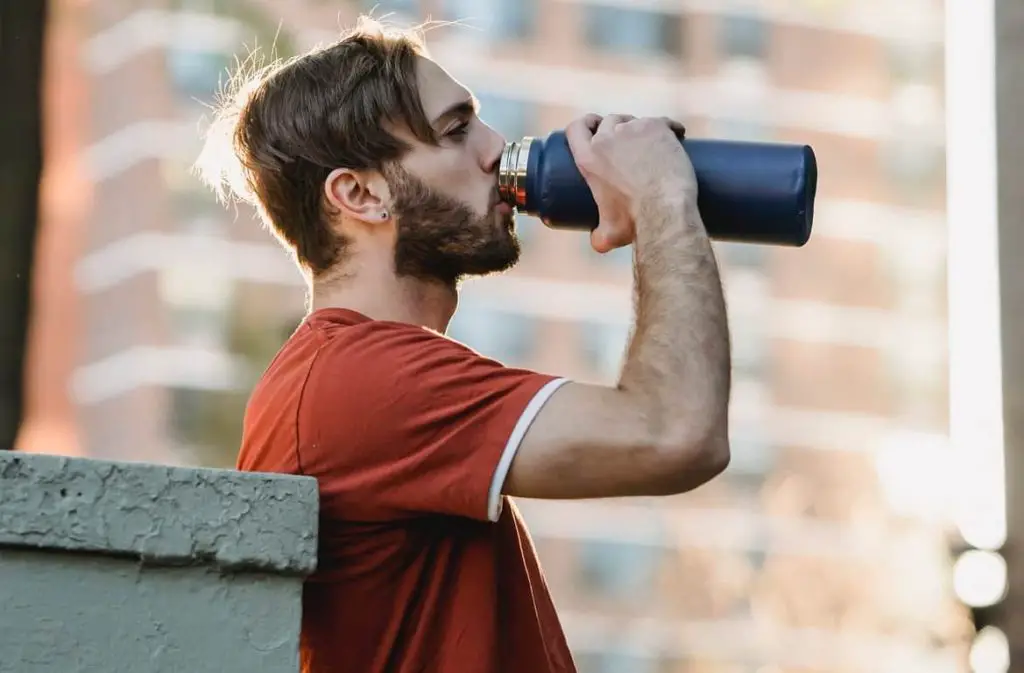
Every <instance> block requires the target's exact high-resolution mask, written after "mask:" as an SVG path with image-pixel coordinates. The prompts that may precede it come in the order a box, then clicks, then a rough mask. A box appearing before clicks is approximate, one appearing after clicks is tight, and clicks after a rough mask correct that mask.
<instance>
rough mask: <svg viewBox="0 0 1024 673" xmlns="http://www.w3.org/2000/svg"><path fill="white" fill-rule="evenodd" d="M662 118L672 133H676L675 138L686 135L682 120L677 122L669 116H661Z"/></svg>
mask: <svg viewBox="0 0 1024 673" xmlns="http://www.w3.org/2000/svg"><path fill="white" fill-rule="evenodd" d="M662 119H663V120H664V121H665V123H666V124H668V127H669V128H670V129H671V130H672V133H675V134H676V137H677V138H685V137H686V127H685V126H683V124H682V122H678V121H676V120H675V119H672V118H670V117H662Z"/></svg>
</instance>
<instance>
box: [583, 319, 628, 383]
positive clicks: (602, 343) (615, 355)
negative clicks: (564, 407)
mask: <svg viewBox="0 0 1024 673" xmlns="http://www.w3.org/2000/svg"><path fill="white" fill-rule="evenodd" d="M578 329H579V331H580V341H581V342H582V345H583V357H584V359H585V360H586V363H587V366H589V367H590V369H591V371H593V372H594V374H596V375H597V376H599V377H600V378H601V379H603V380H607V381H613V380H615V379H617V378H618V375H619V369H620V368H621V367H622V359H623V357H624V356H625V353H626V344H627V343H628V342H629V325H628V324H626V323H622V324H609V323H598V322H583V323H580V324H579V326H578Z"/></svg>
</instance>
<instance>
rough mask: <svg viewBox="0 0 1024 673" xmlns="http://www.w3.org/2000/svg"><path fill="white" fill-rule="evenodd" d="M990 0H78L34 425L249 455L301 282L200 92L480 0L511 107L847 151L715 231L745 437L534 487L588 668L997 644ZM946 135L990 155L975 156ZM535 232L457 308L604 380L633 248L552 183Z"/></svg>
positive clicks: (475, 82) (484, 63)
mask: <svg viewBox="0 0 1024 673" xmlns="http://www.w3.org/2000/svg"><path fill="white" fill-rule="evenodd" d="M34 4H35V3H25V5H22V6H23V7H25V6H28V5H34ZM991 5H992V2H991V1H990V2H988V3H986V2H980V1H979V2H977V3H973V2H970V3H967V2H961V3H957V2H949V3H945V4H944V3H943V2H942V1H941V0H898V1H894V0H888V1H883V0H746V1H744V0H642V1H641V0H404V1H397V0H396V1H392V2H359V1H356V0H347V1H346V0H332V1H323V0H290V1H289V2H281V1H279V0H164V1H162V2H161V1H157V0H147V1H145V2H143V1H129V0H53V1H52V2H51V3H49V5H48V11H47V14H46V16H45V28H46V31H45V39H44V42H43V45H44V54H45V61H44V65H45V67H44V70H43V73H42V75H41V78H40V79H39V81H40V82H41V83H42V100H43V111H44V113H43V130H42V137H43V139H44V140H43V149H44V154H43V156H44V157H45V162H44V164H43V170H42V179H41V181H40V183H39V190H40V198H39V201H38V203H39V217H38V225H39V226H38V232H37V236H36V237H35V238H34V243H33V246H34V253H33V257H32V258H33V259H34V262H35V266H34V269H33V273H32V275H31V279H32V281H31V293H32V295H31V296H32V305H31V313H30V314H29V315H30V316H31V321H30V322H29V333H28V334H29V337H28V340H27V351H26V357H27V365H26V369H25V375H24V381H25V386H24V422H23V423H21V425H20V430H19V431H18V435H17V440H16V441H15V444H14V446H15V448H16V450H21V451H29V452H43V453H57V454H63V455H78V456H89V457H96V458H105V459H116V460H131V461H146V462H159V463H173V464H187V465H207V466H222V467H224V466H227V467H230V466H232V465H233V462H234V457H235V452H236V450H237V447H238V444H239V436H240V427H241V418H242V414H243V411H244V406H245V402H246V399H247V396H248V393H249V390H250V389H251V386H252V385H253V383H254V382H255V381H256V379H257V378H258V377H259V375H260V374H261V372H262V370H263V368H264V366H265V365H266V364H267V363H268V362H269V360H270V358H271V357H272V356H273V354H274V353H275V351H276V350H277V348H278V347H279V346H280V345H281V343H282V342H283V341H284V339H285V338H287V336H288V335H289V334H290V333H291V331H292V330H293V329H294V327H295V326H296V324H297V323H298V321H299V320H301V318H302V317H303V314H304V311H305V298H304V287H303V284H302V278H301V277H300V275H299V273H298V272H297V270H296V269H294V268H293V266H292V263H291V261H290V259H289V258H288V257H287V255H285V254H284V253H283V252H282V251H281V250H280V249H279V248H278V246H277V244H276V242H275V241H274V240H273V239H272V237H271V236H270V234H269V233H268V232H266V231H265V230H264V229H263V228H262V227H261V226H260V225H259V224H258V222H257V221H256V219H255V218H254V216H253V213H252V212H250V211H249V210H248V209H247V208H243V207H239V208H238V209H225V208H224V207H222V206H220V205H218V204H217V203H216V201H215V200H214V198H213V196H212V195H211V194H210V193H209V192H208V191H206V190H205V189H204V188H203V187H202V186H201V185H200V184H199V182H198V181H197V179H196V178H195V177H194V176H193V175H192V174H191V173H190V165H191V163H192V162H193V161H194V159H195V158H196V156H197V153H198V150H199V143H200V132H201V130H202V129H203V127H204V123H205V122H206V120H208V118H209V117H210V113H209V110H208V108H207V107H206V105H207V104H209V103H210V102H211V101H212V100H213V97H214V95H215V93H216V91H217V90H218V88H219V85H220V84H221V83H223V82H224V80H225V77H226V73H227V69H229V68H231V67H232V65H233V64H234V62H235V58H236V57H244V56H245V55H246V54H247V53H248V51H249V50H251V49H252V48H254V47H257V48H263V49H270V48H271V47H273V49H274V51H275V52H276V54H277V55H280V56H288V55H291V54H294V53H296V52H298V51H301V50H304V49H307V48H309V47H311V46H313V45H314V44H316V43H319V42H322V41H326V40H331V39H332V38H333V37H335V36H336V35H337V34H338V31H339V30H340V29H341V28H343V27H344V26H346V25H349V24H350V23H351V22H352V21H353V20H354V19H355V17H356V16H357V15H358V14H359V13H362V12H366V11H371V10H372V11H374V13H375V14H376V15H378V16H380V15H386V14H391V17H390V19H391V20H392V21H395V22H399V23H410V24H411V23H419V22H420V21H422V20H424V19H427V18H432V19H439V20H458V21H460V22H461V25H459V26H452V27H442V28H437V29H435V30H432V31H431V32H430V33H429V34H428V42H429V46H430V49H431V52H432V54H433V56H434V57H435V58H436V59H437V60H438V61H440V63H441V64H442V65H444V66H445V67H447V68H448V69H449V70H450V71H451V72H452V74H453V75H454V76H455V77H456V78H458V79H460V80H461V81H463V82H464V83H465V84H466V85H467V86H469V87H470V88H471V89H473V90H474V91H475V93H476V94H477V96H478V98H479V99H480V101H481V103H482V111H481V116H482V117H483V118H484V119H485V120H486V121H488V122H489V123H491V124H492V125H493V126H494V127H495V128H497V129H498V130H499V131H501V132H502V133H504V134H505V135H506V136H507V137H508V138H510V139H518V138H519V137H521V136H523V135H544V134H546V133H547V132H548V131H550V130H553V129H555V128H559V127H563V126H564V125H565V124H566V123H567V122H568V121H569V120H570V119H571V118H572V117H574V116H576V115H579V114H582V113H584V112H591V111H595V112H599V113H608V112H628V113H633V114H637V115H648V114H651V115H669V116H673V117H676V118H679V119H681V120H683V121H684V122H685V123H686V125H687V127H688V133H689V135H691V136H703V137H719V138H733V139H753V140H765V141H770V140H777V141H788V142H798V143H808V144H810V145H812V146H813V147H814V149H815V151H816V153H817V156H818V162H819V166H820V170H821V176H820V184H819V197H818V204H817V215H816V220H815V231H814V233H813V236H812V240H811V242H810V243H809V244H808V245H807V246H806V247H805V248H802V249H781V248H769V247H759V246H752V245H743V244H717V245H716V249H717V253H718V255H719V259H720V262H721V265H722V267H723V275H724V279H725V283H726V290H727V297H728V302H729V307H730V319H731V325H732V334H733V344H734V357H735V365H734V366H735V373H734V400H733V405H732V419H733V423H734V427H733V430H732V437H733V441H732V445H733V455H734V458H733V461H732V465H731V466H730V467H729V469H728V470H727V472H726V473H725V474H724V475H723V476H722V477H720V478H718V479H717V480H715V481H714V482H713V483H712V484H709V485H707V486H705V487H703V488H701V489H699V490H698V491H696V492H694V493H691V494H688V495H685V496H681V497H676V498H670V499H657V500H645V499H637V500H628V501H616V500H608V501H599V502H557V503H555V502H550V503H549V502H533V501H524V502H522V503H521V508H522V510H523V512H524V514H525V516H526V517H527V519H528V522H529V524H530V526H531V530H532V533H533V536H534V539H535V542H536V544H537V547H538V550H539V553H540V555H541V557H542V561H543V564H544V567H545V569H546V573H547V577H548V580H549V583H550V585H551V587H552V590H553V592H554V595H555V599H556V602H557V605H558V608H559V610H560V613H561V615H562V618H563V621H564V625H565V628H566V630H567V633H568V637H569V641H570V645H571V646H572V648H573V650H574V652H575V656H576V658H577V662H578V665H579V669H580V671H581V673H620V672H621V673H655V672H657V673H669V672H672V673H676V672H678V673H684V672H685V673H783V672H785V673H798V672H801V673H810V672H833V671H835V672H839V671H844V672H845V671H850V672H852V671H887V672H893V673H897V672H898V673H947V672H948V673H959V672H961V671H971V670H973V671H977V672H978V673H1003V672H1004V671H1006V670H1008V667H1009V662H1010V659H1009V657H1010V652H1011V650H1013V651H1015V650H1016V649H1017V648H1019V647H1021V645H1022V644H1024V643H1020V642H1018V639H1014V638H1011V639H1010V640H1009V641H1008V639H1007V636H1006V635H1005V633H1007V632H1009V633H1010V635H1011V636H1012V635H1013V633H1012V631H1008V629H1007V627H1006V626H1005V625H1004V624H1003V623H1002V622H1003V621H1005V620H1006V619H1007V610H1006V609H1005V607H1004V606H1005V602H1004V601H1003V599H1004V598H1005V597H1006V595H1007V584H1008V581H1007V564H1006V561H1005V559H1004V555H1000V554H998V553H995V551H994V550H1000V549H1002V548H1003V547H1006V545H1005V541H1006V536H1007V532H1006V526H1007V524H1006V515H1005V509H1006V495H1005V487H1004V486H1005V476H1004V464H1003V455H1002V451H1003V437H1002V426H1001V425H1000V424H1001V422H1002V411H1001V410H1002V405H1003V400H1002V393H1001V390H1000V385H1001V384H1000V380H1001V379H1000V378H999V367H1000V358H999V352H1000V335H999V329H1000V327H999V326H1000V323H999V315H998V313H999V285H998V278H996V274H997V270H998V263H997V261H998V260H997V256H996V252H995V250H996V249H995V245H996V244H995V241H996V233H995V232H996V230H995V227H996V220H997V213H996V206H995V203H996V201H995V189H996V188H995V183H996V169H995V166H994V163H993V162H994V159H993V157H994V152H995V150H994V139H995V137H996V124H995V115H994V110H993V106H994V103H993V96H994V86H995V83H994V82H995V75H993V74H992V72H991V70H992V62H991V60H992V59H993V56H992V54H993V50H994V46H993V44H994V42H993V41H994V39H995V38H994V37H993V31H992V21H993V19H992V8H991ZM954 6H956V7H959V9H958V10H951V9H950V7H954ZM986 6H987V7H988V8H987V10H985V9H981V8H983V7H986ZM972 8H973V9H972ZM950 11H961V12H965V13H964V14H963V16H962V17H961V19H960V20H956V21H954V20H952V17H950V16H949V15H948V13H949V12H950ZM979 12H980V15H979ZM986 12H987V14H986ZM979 16H980V18H978V17H979ZM986 18H987V21H988V23H986ZM949 26H954V27H955V26H959V27H960V28H962V29H963V30H964V31H965V36H964V37H963V38H962V39H961V38H954V36H953V34H952V33H950V32H948V31H947V27H949ZM986 26H987V30H988V36H987V40H986V37H985V35H986V33H985V30H986ZM10 27H11V23H10V21H8V22H7V23H6V27H5V30H8V31H9V30H11V28H10ZM972 30H973V31H974V32H973V33H971V32H970V31H972ZM968 33H970V34H968ZM954 39H956V40H959V42H958V43H957V44H958V49H959V51H957V52H955V53H956V54H958V57H957V58H959V59H960V60H958V61H957V63H960V65H961V66H962V67H960V66H956V67H954V63H953V61H952V60H950V58H949V57H948V56H947V54H951V53H954V52H953V51H951V47H950V44H951V43H952V42H953V41H954ZM9 44H10V43H8V45H9ZM1022 46H1024V45H1022ZM5 48H6V47H5ZM7 58H8V57H7V56H6V55H5V59H7ZM986 58H987V59H989V60H988V61H986ZM972 59H973V60H972ZM977 64H980V66H981V68H980V69H981V71H983V70H984V68H985V67H988V69H989V72H988V74H987V75H985V76H981V77H979V76H978V72H979V70H977V69H975V70H972V69H971V68H972V66H973V65H977ZM13 67H14V66H13V64H12V62H10V61H8V64H6V65H5V68H7V69H8V72H11V71H12V68H13ZM26 67H27V66H26ZM957 68H959V69H957ZM11 81H13V80H11ZM954 86H955V87H959V89H958V91H960V92H961V93H964V92H966V93H965V96H966V98H964V97H951V96H950V89H951V87H954ZM972 87H973V88H972ZM985 87H988V88H987V89H986V88H985ZM972 92H973V93H972ZM974 94H976V95H974ZM986 96H987V98H986ZM954 98H955V100H956V101H959V103H955V102H950V101H953V100H954ZM954 105H956V109H955V110H954ZM954 113H955V114H954ZM954 125H956V128H954ZM957 129H959V130H957ZM979 138H980V139H981V140H978V139H979ZM965 139H966V140H965ZM986 139H987V141H988V145H986V144H985V142H984V141H985V140H986ZM13 140H16V139H13ZM957 143H959V145H957ZM956 147H960V150H957V149H956ZM986 147H988V148H989V149H988V150H985V148H986ZM955 151H960V152H961V155H960V156H961V157H962V158H966V159H970V161H963V162H961V163H960V164H959V165H960V167H961V168H960V170H959V173H957V177H956V179H954V168H953V164H952V163H950V169H949V170H947V157H948V156H950V155H951V153H953V152H955ZM986 151H988V152H989V154H985V152H986ZM979 152H980V155H979ZM979 156H980V158H979ZM975 160H977V161H975ZM979 162H980V163H979ZM965 204H967V205H965ZM968 206H970V207H968ZM958 209H959V210H958ZM954 211H956V212H954ZM961 214H962V215H961ZM958 227H959V228H958ZM519 231H520V235H521V237H522V240H523V247H524V259H523V263H522V264H521V265H520V266H519V267H518V268H517V269H515V270H514V271H512V272H510V273H507V274H505V275H503V276H501V277H495V278H487V279H481V280H476V281H471V282H469V283H467V285H466V287H465V289H464V293H463V299H462V303H461V305H460V308H459V311H458V313H457V315H456V318H455V320H454V322H453V324H452V327H451V330H450V334H451V336H452V337H454V338H456V339H459V340H462V341H464V342H466V343H467V344H469V345H471V346H473V347H475V348H476V349H478V350H480V351H481V352H483V353H485V354H487V355H490V356H492V357H495V358H498V359H500V360H502V361H504V362H506V363H508V364H511V365H520V366H526V367H532V368H536V369H540V370H544V371H547V372H551V373H556V374H561V375H564V376H568V377H571V378H574V379H577V380H588V381H605V382H610V381H613V380H614V379H615V377H616V375H617V372H618V367H619V364H620V362H621V357H622V353H623V348H624V345H625V342H626V338H627V329H628V323H629V321H630V318H631V311H630V300H631V270H630V261H631V259H630V255H629V252H628V250H627V251H623V252H620V253H613V254H610V255H607V256H603V257H602V256H599V255H597V254H595V253H593V252H592V251H591V250H590V248H589V244H588V239H587V237H586V236H582V235H580V234H578V233H571V232H554V231H551V230H547V229H546V228H544V227H543V225H541V224H540V223H539V222H537V221H535V220H533V219H531V218H527V217H520V218H519ZM960 231H967V232H968V233H969V235H961V234H959V233H958V232H960ZM5 235H6V234H5ZM11 240H12V241H13V240H14V239H13V238H12V239H11ZM9 249H10V250H13V249H14V248H13V247H10V246H9ZM18 249H19V250H23V251H30V250H31V249H30V248H28V247H24V246H23V247H22V248H18ZM954 251H956V255H959V256H958V257H955V258H954V254H953V253H954ZM9 254H13V253H9ZM6 259H8V262H5V264H7V263H10V262H9V260H10V259H11V258H10V257H8V258H6ZM11 268H13V267H11ZM8 272H9V269H5V272H4V273H5V274H8ZM955 274H959V276H958V277H959V278H960V279H961V280H960V281H957V282H954V281H955V280H956V279H955V278H954V275H955ZM10 276H11V277H12V278H13V277H14V276H15V274H10ZM17 277H18V278H20V279H21V281H22V282H24V281H25V279H26V278H27V276H25V275H24V274H17ZM958 283H959V284H958ZM986 283H987V284H986ZM12 306H13V304H12ZM954 314H955V315H954ZM12 324H13V323H12ZM958 330H959V331H958ZM958 349H959V350H958ZM958 353H962V354H966V355H958ZM957 376H960V377H962V379H961V380H962V382H964V386H958V385H955V384H956V382H957V380H958V379H957ZM986 377H988V378H986ZM1004 551H1005V552H1007V553H1008V552H1009V551H1012V549H1010V548H1009V547H1007V549H1006V550H1004ZM1001 620H1002V621H1001ZM1011 641H1012V642H1011ZM1014 662H1015V664H1018V662H1017V659H1016V658H1015V659H1014ZM1018 665H1019V664H1018Z"/></svg>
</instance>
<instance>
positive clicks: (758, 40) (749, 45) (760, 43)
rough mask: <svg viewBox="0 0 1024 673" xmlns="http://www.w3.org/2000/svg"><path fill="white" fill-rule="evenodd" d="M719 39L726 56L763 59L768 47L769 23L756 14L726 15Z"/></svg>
mask: <svg viewBox="0 0 1024 673" xmlns="http://www.w3.org/2000/svg"><path fill="white" fill-rule="evenodd" d="M718 39H719V45H720V49H721V52H722V54H723V55H724V56H726V57H729V58H735V57H746V58H755V59H762V58H764V54H765V51H766V50H767V48H768V25H767V24H766V23H765V22H764V21H762V20H761V19H760V18H759V17H756V16H749V15H748V16H724V17H722V18H721V19H720V21H719V37H718Z"/></svg>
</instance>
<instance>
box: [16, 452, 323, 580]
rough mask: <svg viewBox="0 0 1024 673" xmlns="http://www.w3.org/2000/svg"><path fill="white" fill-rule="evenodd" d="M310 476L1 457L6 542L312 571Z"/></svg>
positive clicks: (314, 495)
mask: <svg viewBox="0 0 1024 673" xmlns="http://www.w3.org/2000/svg"><path fill="white" fill-rule="evenodd" d="M318 513H319V497H318V492H317V484H316V480H315V479H312V478H310V477H294V476H284V475H267V474H252V473H245V472H237V471H233V470H211V469H190V468H181V467H168V466H160V465H148V464H142V463H115V462H108V461H99V460H88V459H80V458H63V457H58V456H44V455H33V454H20V453H13V452H0V545H3V546H8V547H20V548H35V549H51V550H59V551H69V552H91V553H99V554H107V555H114V556H130V557H134V558H138V559H140V560H142V561H144V562H145V563H147V564H150V565H172V566H181V565H200V564H206V565H215V566H218V567H221V568H226V569H235V570H257V571H268V572H273V573H279V574H291V575H307V574H309V573H310V572H312V571H313V570H314V569H315V568H316V557H317V553H316V552H317V526H318Z"/></svg>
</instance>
